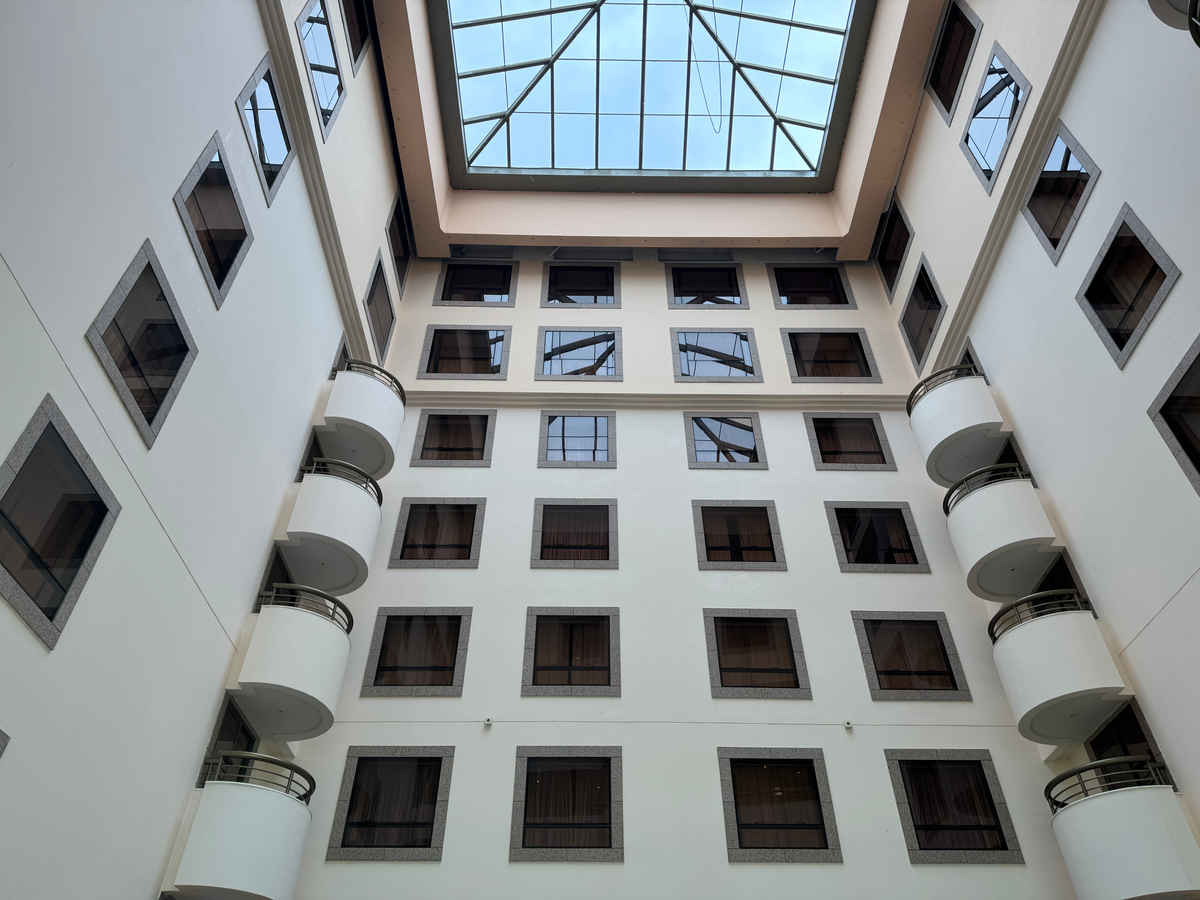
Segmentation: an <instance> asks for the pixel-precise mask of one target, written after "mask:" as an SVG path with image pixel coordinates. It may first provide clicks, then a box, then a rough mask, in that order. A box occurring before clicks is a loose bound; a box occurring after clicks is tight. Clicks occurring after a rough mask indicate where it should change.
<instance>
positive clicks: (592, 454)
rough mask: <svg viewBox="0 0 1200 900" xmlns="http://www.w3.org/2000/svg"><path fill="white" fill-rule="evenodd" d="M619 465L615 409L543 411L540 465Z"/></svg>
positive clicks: (564, 466)
mask: <svg viewBox="0 0 1200 900" xmlns="http://www.w3.org/2000/svg"><path fill="white" fill-rule="evenodd" d="M616 465H617V414H616V412H615V411H613V410H606V411H604V412H596V411H592V410H569V409H544V410H542V424H541V434H540V436H539V440H538V468H543V469H547V468H548V469H553V468H567V469H570V468H596V469H613V468H616Z"/></svg>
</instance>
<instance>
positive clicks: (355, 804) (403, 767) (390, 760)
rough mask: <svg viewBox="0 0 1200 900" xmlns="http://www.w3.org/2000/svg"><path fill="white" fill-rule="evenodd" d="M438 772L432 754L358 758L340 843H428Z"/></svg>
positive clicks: (424, 844)
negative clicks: (344, 827) (424, 755)
mask: <svg viewBox="0 0 1200 900" xmlns="http://www.w3.org/2000/svg"><path fill="white" fill-rule="evenodd" d="M441 774H442V761H441V759H440V758H438V757H436V756H429V757H359V759H358V766H357V768H356V769H355V772H354V789H353V791H352V792H351V794H350V808H349V809H348V810H347V813H346V829H345V831H344V832H343V833H342V846H343V847H428V846H430V845H431V844H432V843H433V815H434V807H435V806H436V805H437V793H438V781H439V780H440V779H441Z"/></svg>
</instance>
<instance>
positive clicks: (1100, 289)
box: [1084, 225, 1166, 348]
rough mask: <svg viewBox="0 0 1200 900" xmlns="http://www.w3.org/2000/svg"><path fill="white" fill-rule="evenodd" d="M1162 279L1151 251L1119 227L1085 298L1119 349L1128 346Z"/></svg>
mask: <svg viewBox="0 0 1200 900" xmlns="http://www.w3.org/2000/svg"><path fill="white" fill-rule="evenodd" d="M1165 279H1166V273H1165V272H1163V270H1162V269H1160V268H1159V267H1158V263H1156V262H1155V261H1154V257H1153V256H1151V255H1150V251H1149V250H1147V249H1146V247H1145V245H1143V244H1142V242H1141V241H1140V240H1138V237H1137V235H1135V234H1134V233H1133V231H1132V229H1130V227H1129V226H1128V225H1122V226H1121V227H1120V229H1118V231H1117V236H1116V237H1115V238H1114V239H1113V242H1112V245H1111V246H1110V247H1109V248H1108V252H1107V253H1105V254H1104V260H1103V261H1102V262H1101V263H1100V269H1099V271H1097V272H1096V277H1095V278H1093V279H1092V283H1091V284H1089V285H1088V289H1087V292H1086V293H1085V295H1084V296H1085V297H1086V298H1087V301H1088V303H1090V304H1092V309H1094V310H1095V311H1096V315H1098V316H1099V317H1100V321H1101V322H1102V323H1103V324H1104V327H1105V328H1106V329H1108V333H1109V335H1111V336H1112V339H1113V341H1114V342H1115V343H1116V345H1117V347H1118V348H1124V346H1125V345H1126V344H1127V343H1129V338H1130V337H1132V336H1133V333H1134V331H1136V330H1137V327H1138V324H1139V323H1140V322H1141V321H1142V316H1144V315H1145V314H1146V310H1147V309H1149V307H1150V301H1152V300H1153V299H1154V295H1155V294H1157V293H1158V289H1159V288H1160V287H1162V284H1163V281H1164V280H1165Z"/></svg>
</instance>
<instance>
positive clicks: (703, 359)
mask: <svg viewBox="0 0 1200 900" xmlns="http://www.w3.org/2000/svg"><path fill="white" fill-rule="evenodd" d="M671 350H672V354H673V356H674V362H675V380H676V381H762V375H761V374H760V372H759V367H758V348H757V347H756V346H755V345H754V332H753V331H750V330H749V329H747V330H746V331H720V330H718V329H715V328H693V329H691V330H685V329H682V328H672V329H671Z"/></svg>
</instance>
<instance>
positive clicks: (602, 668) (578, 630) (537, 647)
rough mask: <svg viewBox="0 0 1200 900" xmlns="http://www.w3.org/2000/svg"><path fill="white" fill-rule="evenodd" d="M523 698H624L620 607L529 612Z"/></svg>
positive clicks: (534, 609) (538, 608)
mask: <svg viewBox="0 0 1200 900" xmlns="http://www.w3.org/2000/svg"><path fill="white" fill-rule="evenodd" d="M521 696H522V697H620V696H621V643H620V614H619V611H618V610H617V609H616V607H561V608H560V607H548V606H531V607H529V610H528V614H527V616H526V625H525V667H524V672H523V673H522V677H521Z"/></svg>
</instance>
